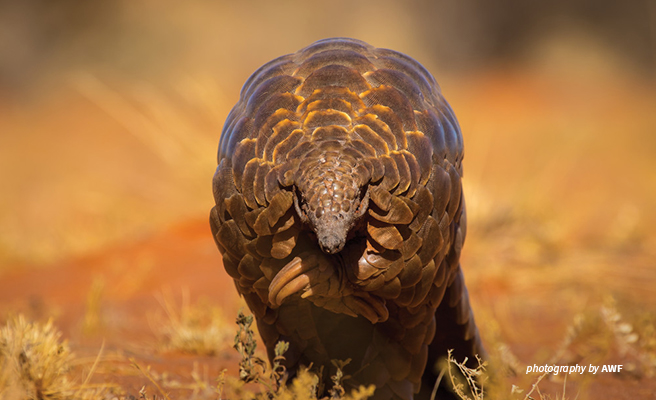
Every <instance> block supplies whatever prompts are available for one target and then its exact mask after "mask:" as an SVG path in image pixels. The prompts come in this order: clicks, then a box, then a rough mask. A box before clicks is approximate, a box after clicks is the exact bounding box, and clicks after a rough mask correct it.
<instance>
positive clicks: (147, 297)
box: [0, 0, 656, 399]
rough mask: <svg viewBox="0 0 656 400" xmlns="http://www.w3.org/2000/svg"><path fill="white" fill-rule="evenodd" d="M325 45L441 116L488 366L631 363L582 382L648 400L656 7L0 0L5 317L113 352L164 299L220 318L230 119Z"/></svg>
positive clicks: (144, 326)
mask: <svg viewBox="0 0 656 400" xmlns="http://www.w3.org/2000/svg"><path fill="white" fill-rule="evenodd" d="M334 36H349V37H354V38H358V39H361V40H364V41H366V42H369V43H370V44H372V45H374V46H376V47H385V48H391V49H394V50H398V51H400V52H403V53H406V54H408V55H410V56H412V57H414V58H416V59H417V60H418V61H420V62H421V63H422V64H424V66H426V67H427V69H428V70H429V71H431V72H432V73H433V75H434V76H435V77H436V79H437V81H438V82H439V84H440V86H441V88H442V91H443V93H444V95H445V97H446V99H447V100H448V101H449V102H450V103H451V105H452V107H453V109H454V110H455V113H456V115H457V117H458V119H459V121H460V124H461V127H462V130H463V135H464V138H465V154H466V155H465V160H464V166H465V177H464V187H465V195H466V199H467V211H468V231H467V243H466V245H465V247H464V251H463V259H462V261H463V263H462V264H463V268H464V270H465V276H466V280H467V284H468V287H469V292H470V295H471V298H472V303H473V305H474V310H475V313H476V318H477V321H478V324H479V326H480V330H481V332H482V335H483V338H484V341H485V343H486V346H487V348H488V351H489V352H490V353H491V354H492V355H493V356H494V357H497V358H500V359H501V360H502V364H503V365H509V366H510V367H511V368H514V369H515V370H516V371H517V372H518V375H517V378H523V377H525V375H524V374H523V373H522V372H521V371H523V370H524V369H523V368H524V367H525V365H528V364H533V363H534V362H535V363H538V364H540V363H545V362H550V363H552V362H558V363H559V364H568V363H569V364H574V363H581V364H583V363H585V362H588V363H597V364H600V363H604V362H605V363H616V364H621V363H623V364H624V365H626V366H627V367H626V368H625V369H624V371H628V372H626V374H628V375H621V376H620V377H619V378H617V377H611V378H608V379H606V378H603V377H602V378H601V380H597V381H595V382H594V383H591V384H589V383H586V382H583V383H582V384H581V385H582V386H580V387H581V388H586V387H587V388H588V389H589V391H587V393H588V394H589V395H590V398H603V397H606V398H614V399H619V398H632V397H631V396H635V397H633V398H636V397H640V396H639V394H640V393H643V394H644V396H643V397H645V398H646V397H648V396H649V395H650V394H652V393H653V391H651V392H650V390H656V387H654V386H653V385H656V383H654V384H652V387H651V388H650V387H648V386H645V385H646V384H647V382H649V379H642V378H643V377H644V376H648V377H653V376H654V375H655V374H656V306H655V305H656V291H654V286H655V284H656V265H655V264H656V207H655V206H654V205H655V204H656V1H654V0H633V1H630V2H628V1H625V2H621V1H611V0H594V1H593V0H551V1H526V0H500V1H495V2H490V1H485V0H458V1H447V0H444V1H441V0H439V1H438V0H417V1H411V2H410V1H408V2H401V1H392V0H377V1H365V0H357V1H352V0H332V1H322V2H308V1H296V0H279V1H275V2H274V1H254V0H253V1H242V2H238V1H222V0H205V1H203V0H188V1H184V2H180V1H173V0H160V1H145V0H142V1H135V0H116V1H84V0H58V1H49V0H15V1H11V0H4V1H0V315H4V314H6V310H7V309H9V310H10V312H13V310H14V309H21V307H22V306H20V304H23V305H25V304H27V305H26V306H25V307H23V308H22V309H27V310H28V311H29V310H31V312H28V314H30V313H31V315H36V316H37V317H38V316H40V317H41V318H43V317H47V316H51V315H55V316H57V317H58V320H57V321H58V326H59V327H61V328H62V329H64V332H65V334H66V335H67V337H70V338H72V339H75V338H76V337H77V338H78V339H79V337H80V335H81V333H80V332H82V331H84V329H81V328H80V326H87V325H88V321H87V320H92V321H93V320H96V321H97V320H102V319H103V318H105V320H106V321H111V323H106V324H105V325H103V328H102V329H101V331H102V332H103V335H106V334H107V329H108V327H112V328H114V329H115V330H116V332H115V335H114V339H113V342H110V343H114V344H113V346H115V347H114V349H118V351H122V350H121V349H123V348H125V346H126V344H125V343H126V339H125V332H126V330H127V329H141V331H145V332H146V336H148V337H152V332H153V331H156V330H157V329H156V328H153V326H155V325H154V324H152V323H149V322H147V321H144V318H143V313H144V312H145V311H144V310H150V309H152V308H155V307H157V303H156V301H155V300H154V299H153V298H152V291H153V290H160V288H161V286H162V285H168V286H169V287H171V288H172V290H173V291H174V292H175V291H176V290H179V287H178V286H183V287H186V288H187V289H188V291H189V292H191V295H192V297H193V296H195V295H198V294H199V293H205V294H209V295H210V297H211V299H212V300H211V302H210V303H211V304H222V305H223V306H224V308H226V309H228V311H227V315H229V316H230V319H231V318H232V310H233V309H232V308H231V307H232V306H227V304H233V303H235V302H236V300H234V301H233V300H230V299H233V298H234V299H236V292H235V291H234V290H233V289H232V288H231V287H230V286H231V282H230V280H229V279H228V278H226V277H225V275H224V274H223V272H222V268H221V266H220V261H219V254H218V251H217V250H216V248H215V246H214V244H213V242H212V239H211V234H210V232H209V227H208V222H207V220H208V213H209V210H210V208H211V207H212V206H213V199H212V194H211V193H212V192H211V179H212V175H213V173H214V169H215V168H216V149H217V146H218V142H219V136H220V132H221V128H222V126H223V122H224V120H225V118H226V116H227V114H228V112H229V111H230V108H231V107H232V106H233V105H234V104H235V103H236V101H237V99H238V95H239V90H240V88H241V85H242V84H243V83H244V82H245V80H246V79H247V78H248V76H249V75H250V74H251V73H252V72H253V71H255V70H256V69H257V68H258V67H259V66H260V65H262V64H264V63H265V62H267V61H269V60H271V59H273V58H275V57H277V56H280V55H283V54H287V53H291V52H295V51H297V50H298V49H300V48H302V47H304V46H307V45H308V44H310V43H312V42H313V41H315V40H318V39H322V38H327V37H334ZM24 271H27V272H25V273H23V272H24ZM30 271H32V272H30ZM35 271H36V272H35ZM94 276H100V277H101V279H100V280H99V282H104V284H105V288H106V289H105V292H103V293H104V296H106V297H105V298H103V300H102V302H103V304H104V306H103V307H104V308H102V309H101V308H100V306H99V303H101V300H100V298H101V297H100V294H99V293H100V289H98V287H101V286H102V285H100V286H98V285H96V284H95V283H94V284H92V282H93V281H94V280H93V277H94ZM102 277H104V278H102ZM223 289H225V290H223ZM212 296H213V297H212ZM85 298H86V299H87V303H86V304H87V306H86V307H87V310H86V315H87V316H86V317H82V315H83V314H84V312H85V311H84V306H83V304H84V302H85V300H84V299H85ZM53 299H59V301H60V306H59V307H60V308H59V309H56V310H54V311H53V309H51V308H48V307H46V306H43V304H49V302H50V301H52V300H53ZM66 302H67V303H66ZM112 302H115V303H112ZM119 302H123V303H120V304H123V306H119V305H118V304H119ZM160 303H161V302H160ZM112 304H113V305H112ZM67 307H68V308H67ZM121 307H123V308H121ZM235 309H236V307H235ZM35 310H36V311H35ZM39 310H40V311H39ZM103 310H104V311H103ZM167 310H168V308H167ZM89 315H90V316H91V317H89ZM81 320H83V322H80V321H81ZM84 321H87V322H84ZM96 325H98V324H97V323H96ZM224 325H225V324H224ZM224 328H225V327H224ZM76 335H77V336H76ZM210 336H215V335H214V334H213V333H212V334H211V335H210ZM228 336H230V335H228ZM151 339H152V338H151ZM72 343H73V344H74V345H76V343H77V346H78V348H77V350H78V351H80V352H81V353H82V354H85V352H84V350H80V348H79V346H80V345H79V343H80V342H76V341H75V340H73V342H72ZM143 347H144V346H143V345H142V346H141V347H138V346H137V347H135V346H132V347H130V348H131V349H132V350H131V351H136V350H134V349H135V348H140V349H143ZM146 348H147V349H148V348H149V347H147V346H146ZM96 349H97V347H89V348H87V350H86V354H92V355H93V354H96V353H95V352H96V351H97V350H96ZM139 351H141V350H139ZM149 351H150V350H147V352H149ZM151 353H152V352H151ZM151 353H148V354H151ZM144 359H145V360H149V361H148V362H151V361H152V358H150V355H147V356H144ZM195 360H196V358H187V359H186V361H185V362H186V363H187V364H176V365H184V368H186V369H191V368H192V367H191V365H192V363H194V362H195ZM178 361H179V360H178ZM224 361H225V360H224ZM209 363H210V364H211V365H215V364H216V363H215V361H214V360H212V361H209ZM162 365H163V367H162V368H169V367H170V366H171V364H170V363H169V362H168V361H167V360H165V361H163V362H162ZM230 365H232V367H233V368H234V366H235V365H236V361H235V362H231V364H230ZM126 368H127V367H126ZM194 368H195V367H194ZM185 373H186V372H185ZM216 373H217V374H218V372H216ZM108 374H109V375H108V376H114V375H116V373H115V372H112V371H110V372H108ZM130 374H132V372H129V371H128V372H126V376H132V375H130ZM185 376H186V375H185ZM627 376H628V378H627ZM529 378H531V379H533V377H530V376H529ZM552 378H554V377H552ZM561 378H562V377H561ZM103 379H106V378H105V377H103ZM559 379H560V378H559ZM520 380H521V379H520ZM546 381H547V380H545V382H546ZM549 382H551V383H553V384H554V385H555V386H554V387H556V388H557V390H560V388H561V387H563V384H562V383H561V382H560V381H557V379H555V378H554V379H551V380H549ZM146 383H147V382H146ZM567 383H568V385H570V384H571V383H570V382H569V381H568V382H567ZM143 384H144V383H143V382H141V381H139V382H136V383H134V387H135V388H136V389H135V390H137V391H138V390H139V388H140V387H141V386H142V385H143ZM586 385H588V386H586ZM523 387H524V388H530V382H529V383H527V385H526V386H523ZM575 387H576V386H575ZM507 390H508V392H506V393H509V392H510V386H509V387H508V389H507ZM527 390H528V389H527ZM639 390H642V392H640V391H639ZM135 393H136V392H135ZM568 393H570V392H568ZM571 393H574V392H571ZM584 393H586V392H584ZM623 396H624V397H623ZM627 396H628V397H627ZM582 398H585V396H584V397H582Z"/></svg>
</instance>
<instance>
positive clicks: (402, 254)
mask: <svg viewBox="0 0 656 400" xmlns="http://www.w3.org/2000/svg"><path fill="white" fill-rule="evenodd" d="M462 159H463V139H462V135H461V133H460V128H459V125H458V122H457V120H456V118H455V116H454V113H453V111H452V109H451V107H450V106H449V104H448V103H447V102H446V101H445V99H444V98H443V97H442V94H441V92H440V89H439V87H438V85H437V84H436V82H435V80H434V78H433V77H432V76H431V74H430V73H429V72H428V71H427V70H426V69H425V68H424V67H423V66H422V65H421V64H419V63H418V62H417V61H415V60H414V59H412V58H410V57H408V56H406V55H404V54H401V53H398V52H395V51H392V50H387V49H381V48H375V47H373V46H371V45H369V44H367V43H365V42H362V41H358V40H354V39H348V38H333V39H325V40H320V41H318V42H315V43H313V44H311V45H309V46H308V47H306V48H304V49H302V50H299V51H298V52H296V53H294V54H289V55H285V56H282V57H279V58H276V59H274V60H273V61H270V62H269V63H267V64H265V65H263V66H262V67H261V68H259V69H258V70H257V71H256V72H255V73H254V74H253V75H252V76H251V77H250V78H249V79H248V80H247V81H246V83H245V84H244V86H243V88H242V90H241V95H240V99H239V102H238V103H237V104H236V105H235V106H234V108H233V109H232V111H231V112H230V114H229V116H228V118H227V120H226V122H225V125H224V128H223V131H222V133H221V138H220V142H219V150H218V168H217V169H216V173H215V175H214V179H213V192H214V199H215V203H216V205H215V207H214V208H212V211H211V215H210V223H211V227H212V233H213V235H214V239H215V241H216V244H217V246H218V248H219V250H220V252H221V253H222V254H223V265H224V267H225V270H226V271H227V273H228V274H229V275H230V276H231V277H232V278H233V279H234V282H235V285H236V287H237V290H238V291H239V293H240V294H241V295H242V296H243V297H244V299H245V300H246V303H247V304H248V306H249V308H250V309H251V311H252V312H253V314H254V315H255V317H256V319H257V325H258V329H259V332H260V334H261V336H262V340H263V342H264V344H265V345H266V348H267V351H268V355H269V357H270V358H272V357H273V351H274V347H275V345H276V343H277V342H278V341H286V342H289V344H290V345H289V350H288V351H287V352H286V353H285V357H286V361H285V363H286V367H287V370H288V371H289V372H290V373H291V374H294V372H295V371H296V370H297V369H298V368H299V367H300V366H312V367H313V368H314V369H315V370H316V371H320V373H322V374H323V378H324V379H323V380H324V382H326V383H327V384H328V383H329V379H327V377H329V376H330V375H331V374H332V373H334V369H335V367H334V366H333V365H332V364H331V360H347V359H350V360H351V361H350V363H349V364H348V365H347V366H346V367H345V371H344V373H345V375H347V376H349V378H348V379H347V380H346V382H345V384H346V385H348V386H351V387H353V386H357V385H361V384H366V385H368V384H374V385H376V392H375V394H374V398H375V399H381V400H382V399H404V400H411V399H413V398H428V397H429V396H428V395H427V393H428V394H430V392H431V390H432V388H433V385H434V383H435V380H436V376H437V374H436V373H437V370H436V368H437V367H436V361H437V360H438V359H439V358H441V357H444V356H445V355H446V352H447V350H448V349H454V355H455V357H456V358H457V359H460V360H462V359H464V357H469V360H470V361H471V360H474V355H475V354H481V355H482V354H483V352H484V350H483V348H482V345H481V340H480V338H479V334H478V330H477V328H476V325H475V323H474V317H473V314H472V310H471V307H470V304H469V299H468V294H467V289H466V287H465V283H464V278H463V273H462V270H461V268H460V264H459V257H460V252H461V249H462V246H463V241H464V238H465V204H464V199H463V193H462V186H461V176H462ZM422 381H423V384H422ZM420 389H421V390H420ZM418 393H420V394H419V395H418Z"/></svg>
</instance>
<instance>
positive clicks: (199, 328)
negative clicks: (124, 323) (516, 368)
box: [155, 292, 233, 355]
mask: <svg viewBox="0 0 656 400" xmlns="http://www.w3.org/2000/svg"><path fill="white" fill-rule="evenodd" d="M157 300H158V301H159V303H160V304H161V305H162V308H163V309H164V311H165V313H166V316H167V320H166V321H165V322H164V323H163V324H156V325H155V326H157V327H158V328H157V330H158V331H159V333H160V334H161V335H162V336H163V339H164V348H165V349H166V350H168V351H171V350H172V351H182V352H184V353H189V354H198V355H216V354H219V353H220V352H221V351H224V350H226V349H227V348H228V347H229V346H230V339H231V337H232V334H233V333H232V329H231V328H230V327H229V326H230V325H229V324H228V323H227V322H226V319H225V317H224V316H223V313H222V312H221V310H220V309H219V308H217V307H212V306H210V305H206V304H203V303H197V304H193V305H192V304H190V302H189V294H188V293H186V292H183V295H182V304H181V305H180V306H178V305H177V304H176V301H175V300H174V299H173V298H172V296H171V295H170V294H162V295H160V296H158V297H157ZM160 326H161V327H160Z"/></svg>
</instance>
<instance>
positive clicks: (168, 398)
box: [128, 357, 171, 400]
mask: <svg viewBox="0 0 656 400" xmlns="http://www.w3.org/2000/svg"><path fill="white" fill-rule="evenodd" d="M128 360H130V362H131V363H132V366H133V367H135V368H136V369H137V370H139V372H141V373H142V374H143V375H144V376H145V377H146V378H148V380H149V381H150V382H151V383H152V384H153V385H155V387H156V388H157V390H158V391H159V392H160V393H161V394H162V396H164V398H165V399H166V400H171V398H170V397H169V395H168V394H166V392H165V391H164V389H162V387H161V386H160V385H159V384H158V383H157V382H155V380H154V379H153V377H152V376H150V373H148V371H144V370H143V368H141V366H140V365H139V364H137V361H136V360H135V359H134V358H132V357H130V358H129V359H128Z"/></svg>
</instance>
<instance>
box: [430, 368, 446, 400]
mask: <svg viewBox="0 0 656 400" xmlns="http://www.w3.org/2000/svg"><path fill="white" fill-rule="evenodd" d="M444 372H445V371H444V369H442V370H441V371H440V374H439V375H438V377H437V379H436V380H435V385H434V386H433V392H432V393H431V397H430V400H435V396H437V388H438V387H439V386H440V383H442V378H443V377H444Z"/></svg>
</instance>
